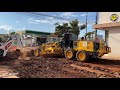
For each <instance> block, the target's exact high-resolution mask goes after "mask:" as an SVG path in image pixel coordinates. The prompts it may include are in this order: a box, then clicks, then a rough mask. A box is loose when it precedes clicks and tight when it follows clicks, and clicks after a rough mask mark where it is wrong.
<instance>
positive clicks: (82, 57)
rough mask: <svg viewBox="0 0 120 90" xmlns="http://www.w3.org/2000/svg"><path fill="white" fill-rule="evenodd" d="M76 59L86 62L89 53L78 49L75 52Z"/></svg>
mask: <svg viewBox="0 0 120 90" xmlns="http://www.w3.org/2000/svg"><path fill="white" fill-rule="evenodd" d="M76 59H77V60H78V61H81V62H87V61H88V59H89V55H88V53H87V52H86V51H78V52H77V53H76Z"/></svg>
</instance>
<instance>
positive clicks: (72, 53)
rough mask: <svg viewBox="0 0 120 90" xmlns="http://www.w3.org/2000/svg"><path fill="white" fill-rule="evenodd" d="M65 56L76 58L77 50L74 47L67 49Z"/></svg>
mask: <svg viewBox="0 0 120 90" xmlns="http://www.w3.org/2000/svg"><path fill="white" fill-rule="evenodd" d="M65 57H66V58H67V59H74V58H75V51H74V50H73V49H67V50H66V51H65Z"/></svg>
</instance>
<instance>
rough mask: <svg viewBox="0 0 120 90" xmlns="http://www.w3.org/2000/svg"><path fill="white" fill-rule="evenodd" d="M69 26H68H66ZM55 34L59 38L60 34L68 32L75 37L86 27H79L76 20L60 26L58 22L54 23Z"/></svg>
mask: <svg viewBox="0 0 120 90" xmlns="http://www.w3.org/2000/svg"><path fill="white" fill-rule="evenodd" d="M68 24H70V25H68ZM55 26H56V27H55V34H56V35H59V36H61V35H62V34H64V33H65V32H67V31H68V30H69V31H70V32H71V33H74V34H76V35H77V36H78V35H79V34H80V30H83V29H85V28H86V25H85V24H84V25H81V26H80V27H79V21H78V19H76V20H73V21H71V22H69V23H63V24H62V25H60V24H59V23H58V22H57V23H55Z"/></svg>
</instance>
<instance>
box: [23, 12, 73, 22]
mask: <svg viewBox="0 0 120 90" xmlns="http://www.w3.org/2000/svg"><path fill="white" fill-rule="evenodd" d="M25 13H29V14H32V15H36V16H46V17H52V18H55V19H60V20H66V21H72V20H71V19H66V18H62V17H58V16H53V15H48V14H44V13H36V12H25Z"/></svg>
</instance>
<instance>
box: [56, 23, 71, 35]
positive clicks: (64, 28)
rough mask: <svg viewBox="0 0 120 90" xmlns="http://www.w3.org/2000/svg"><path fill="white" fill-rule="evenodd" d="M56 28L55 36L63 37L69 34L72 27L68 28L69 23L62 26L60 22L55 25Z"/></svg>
mask: <svg viewBox="0 0 120 90" xmlns="http://www.w3.org/2000/svg"><path fill="white" fill-rule="evenodd" d="M55 25H56V27H55V34H56V35H58V36H62V34H64V33H65V32H67V30H68V29H70V27H69V26H68V23H63V24H62V25H60V24H59V23H58V22H57V23H55Z"/></svg>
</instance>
